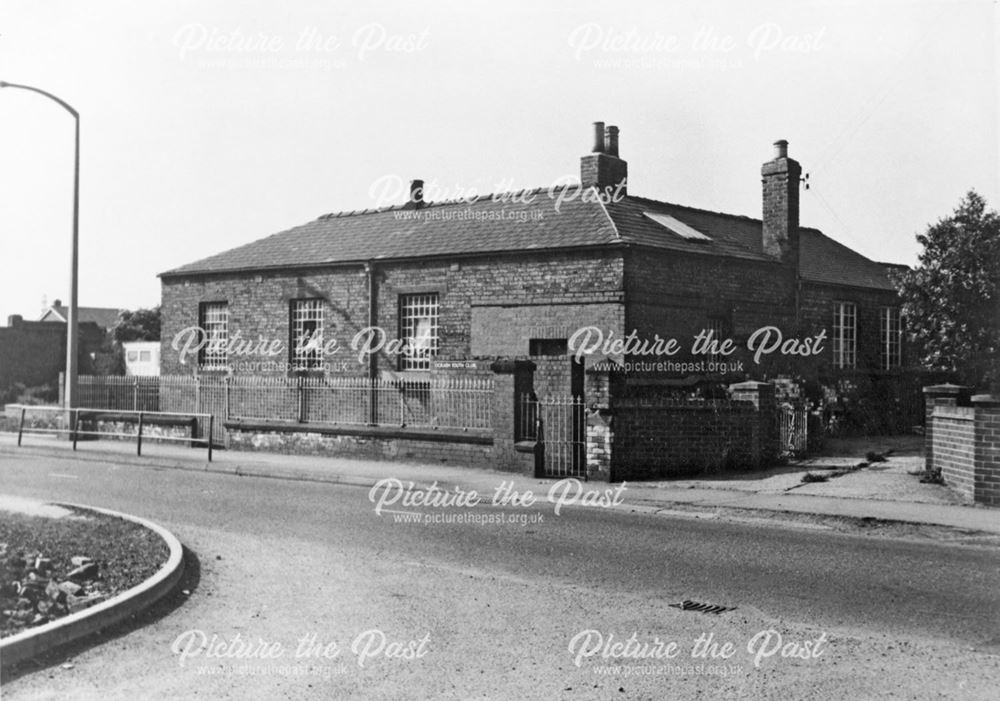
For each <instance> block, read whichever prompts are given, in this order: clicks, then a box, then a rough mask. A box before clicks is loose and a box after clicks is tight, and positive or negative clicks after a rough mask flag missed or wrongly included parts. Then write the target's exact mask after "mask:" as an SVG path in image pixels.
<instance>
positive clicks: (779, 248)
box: [760, 139, 802, 270]
mask: <svg viewBox="0 0 1000 701" xmlns="http://www.w3.org/2000/svg"><path fill="white" fill-rule="evenodd" d="M760 174H761V181H762V183H763V186H764V212H763V217H762V222H763V227H762V228H763V244H764V253H766V254H767V255H769V256H771V257H772V258H776V259H778V260H780V261H782V262H784V263H788V264H789V265H793V266H794V267H795V269H796V270H797V269H798V267H799V179H800V178H801V176H802V166H800V165H799V163H798V161H795V160H793V159H791V158H789V157H788V142H787V141H785V140H784V139H782V140H781V141H775V142H774V158H773V159H771V160H770V161H768V162H767V163H765V164H764V165H763V166H761V169H760Z"/></svg>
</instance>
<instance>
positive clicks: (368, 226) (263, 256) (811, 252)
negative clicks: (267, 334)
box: [161, 189, 893, 289]
mask: <svg viewBox="0 0 1000 701" xmlns="http://www.w3.org/2000/svg"><path fill="white" fill-rule="evenodd" d="M529 195H531V197H526V198H525V199H531V201H530V202H527V203H525V202H523V201H503V200H499V199H494V198H491V197H489V196H487V197H484V198H482V199H480V200H478V201H476V202H473V203H466V202H442V203H428V204H426V205H424V206H423V207H421V208H419V209H415V208H414V207H413V206H412V205H408V206H399V207H389V208H385V209H379V210H362V211H355V212H344V213H340V214H328V215H324V216H322V217H320V218H318V219H316V220H315V221H312V222H309V223H307V224H303V225H302V226H297V227H295V228H293V229H288V230H287V231H282V232H280V233H277V234H274V235H272V236H268V237H267V238H263V239H260V240H258V241H253V242H251V243H248V244H246V245H244V246H240V247H238V248H234V249H231V250H229V251H225V252H223V253H219V254H217V255H214V256H210V257H208V258H204V259H202V260H199V261H196V262H194V263H189V264H187V265H183V266H181V267H179V268H174V269H173V270H169V271H167V272H164V273H161V275H162V276H164V277H170V276H184V275H197V274H205V273H215V272H229V271H249V270H262V269H268V268H288V267H303V266H313V265H324V264H335V263H350V262H362V261H367V260H373V259H374V260H379V259H403V258H420V257H427V256H448V255H460V254H475V253H499V252H507V251H526V250H543V249H558V248H571V247H582V246H600V245H635V246H650V247H654V248H660V249H664V250H676V251H685V252H690V253H700V254H707V255H723V256H728V257H734V258H742V259H747V260H762V261H768V260H771V258H769V257H768V256H767V255H766V254H765V253H764V251H763V248H762V244H761V222H760V220H759V219H751V218H750V217H743V216H737V215H733V214H723V213H720V212H710V211H707V210H702V209H694V208H691V207H684V206H681V205H675V204H670V203H667V202H659V201H657V200H649V199H646V198H642V197H634V196H629V197H626V198H624V199H623V200H622V201H620V202H613V203H608V204H602V203H600V202H597V201H594V200H593V199H592V198H588V201H582V200H583V198H579V197H578V198H575V199H573V200H568V201H563V202H561V204H560V206H559V211H558V212H557V211H556V210H555V204H556V202H555V201H554V200H553V199H552V198H550V197H549V194H548V192H547V191H546V190H544V189H541V190H535V191H531V193H529ZM645 212H650V213H653V214H667V215H669V216H671V217H673V218H675V219H677V220H679V221H680V222H683V223H684V224H687V225H688V226H690V227H692V228H694V229H696V230H697V231H699V232H701V233H703V234H705V235H706V236H708V237H709V238H710V239H711V240H710V241H700V240H691V239H687V238H684V237H683V236H681V235H678V234H677V233H673V232H671V231H670V230H668V229H666V228H664V227H663V226H661V225H660V224H658V223H657V222H655V221H653V220H652V219H650V218H649V217H647V216H645V215H644V213H645ZM800 245H801V249H800V265H801V274H802V277H803V278H804V279H806V280H810V281H814V282H820V283H834V284H841V285H853V286H858V287H874V288H878V289H893V288H892V285H891V283H890V282H889V279H888V276H887V274H886V266H885V265H884V264H882V263H876V262H875V261H872V260H869V259H868V258H865V257H864V256H862V255H861V254H860V253H857V252H855V251H853V250H851V249H850V248H848V247H846V246H844V245H842V244H839V243H837V242H836V241H834V240H833V239H831V238H829V237H827V236H825V235H824V234H823V233H821V232H820V231H818V230H816V229H808V228H802V229H800Z"/></svg>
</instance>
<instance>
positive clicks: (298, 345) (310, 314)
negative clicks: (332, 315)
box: [289, 299, 323, 370]
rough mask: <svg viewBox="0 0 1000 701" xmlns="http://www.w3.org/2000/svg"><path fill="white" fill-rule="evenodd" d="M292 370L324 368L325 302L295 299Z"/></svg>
mask: <svg viewBox="0 0 1000 701" xmlns="http://www.w3.org/2000/svg"><path fill="white" fill-rule="evenodd" d="M290 314H291V321H290V324H289V326H290V328H291V331H292V353H291V355H292V357H291V361H292V369H293V370H315V369H316V368H320V367H322V366H323V300H321V299H293V300H292V304H291V308H290Z"/></svg>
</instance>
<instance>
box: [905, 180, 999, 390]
mask: <svg viewBox="0 0 1000 701" xmlns="http://www.w3.org/2000/svg"><path fill="white" fill-rule="evenodd" d="M917 241H918V242H919V243H920V244H921V245H922V246H923V247H924V250H923V252H922V253H921V254H920V256H919V261H920V264H919V265H918V266H917V267H916V268H914V269H913V270H907V271H905V272H902V273H898V274H896V275H895V276H894V277H895V282H896V286H897V289H898V290H899V294H900V296H901V297H902V298H903V314H904V317H905V319H906V325H907V329H908V331H909V333H910V336H911V338H912V340H913V341H914V342H915V345H916V347H917V348H918V349H919V350H918V353H919V359H920V362H921V364H922V365H924V366H925V367H926V368H927V369H929V370H945V371H949V372H953V373H955V374H956V375H957V377H958V378H959V380H960V381H961V382H962V383H963V384H967V385H969V386H971V387H974V388H990V389H991V390H992V391H993V392H995V393H998V392H1000V215H998V214H997V212H996V210H987V209H986V201H985V200H984V199H983V198H982V197H980V196H979V195H978V194H977V193H976V192H975V191H970V192H969V193H968V194H967V195H966V196H965V197H964V198H963V199H962V201H961V202H960V203H959V205H958V208H957V209H956V210H955V211H954V212H953V213H952V214H951V216H949V217H946V218H944V219H941V220H940V221H938V222H937V223H936V224H934V225H932V226H930V227H928V229H927V232H926V233H924V234H920V235H918V236H917Z"/></svg>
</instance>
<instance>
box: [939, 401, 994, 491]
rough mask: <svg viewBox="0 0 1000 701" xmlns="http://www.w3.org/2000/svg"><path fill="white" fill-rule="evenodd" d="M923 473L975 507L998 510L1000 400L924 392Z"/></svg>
mask: <svg viewBox="0 0 1000 701" xmlns="http://www.w3.org/2000/svg"><path fill="white" fill-rule="evenodd" d="M924 395H925V397H926V399H927V431H926V435H925V453H926V463H925V464H926V469H927V470H928V471H929V472H930V471H936V470H940V471H941V477H942V479H943V480H944V482H945V484H946V485H948V486H949V487H951V488H952V489H954V490H955V491H956V492H958V493H959V494H961V495H962V496H964V497H966V498H968V499H971V500H973V501H975V502H976V503H979V504H985V505H987V506H1000V397H997V396H993V395H989V394H979V395H976V396H972V397H970V396H969V391H968V388H967V387H960V386H957V385H934V386H932V387H925V388H924Z"/></svg>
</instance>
